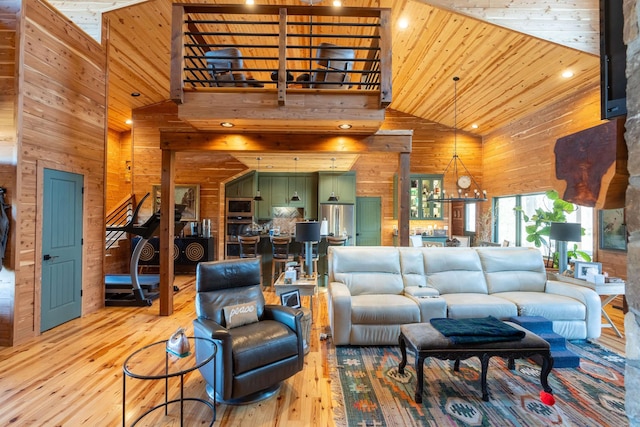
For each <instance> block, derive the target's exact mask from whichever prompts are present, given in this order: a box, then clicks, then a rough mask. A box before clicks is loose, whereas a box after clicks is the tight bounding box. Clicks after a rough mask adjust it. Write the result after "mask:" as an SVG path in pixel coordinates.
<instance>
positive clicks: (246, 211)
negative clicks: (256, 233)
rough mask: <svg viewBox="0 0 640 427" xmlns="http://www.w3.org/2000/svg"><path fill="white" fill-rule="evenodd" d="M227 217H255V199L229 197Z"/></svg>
mask: <svg viewBox="0 0 640 427" xmlns="http://www.w3.org/2000/svg"><path fill="white" fill-rule="evenodd" d="M227 217H245V218H246V217H248V218H251V217H253V199H252V198H249V197H245V198H235V199H227Z"/></svg>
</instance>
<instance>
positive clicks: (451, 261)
mask: <svg viewBox="0 0 640 427" xmlns="http://www.w3.org/2000/svg"><path fill="white" fill-rule="evenodd" d="M421 251H422V252H423V253H424V265H425V273H426V275H427V285H428V286H432V287H434V288H436V289H437V290H438V291H439V292H440V294H442V295H444V294H454V293H460V292H462V293H480V294H486V293H488V290H487V283H486V282H485V279H484V274H483V272H482V264H481V263H480V258H479V257H478V254H477V253H476V251H475V250H474V249H473V248H426V249H422V250H421Z"/></svg>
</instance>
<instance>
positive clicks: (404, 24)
mask: <svg viewBox="0 0 640 427" xmlns="http://www.w3.org/2000/svg"><path fill="white" fill-rule="evenodd" d="M408 27H409V21H408V20H407V19H405V18H402V19H400V20H399V21H398V28H400V29H405V28H408Z"/></svg>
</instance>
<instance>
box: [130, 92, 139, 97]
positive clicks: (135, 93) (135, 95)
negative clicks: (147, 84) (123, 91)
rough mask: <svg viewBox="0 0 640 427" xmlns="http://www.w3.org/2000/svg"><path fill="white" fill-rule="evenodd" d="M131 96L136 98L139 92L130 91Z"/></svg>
mask: <svg viewBox="0 0 640 427" xmlns="http://www.w3.org/2000/svg"><path fill="white" fill-rule="evenodd" d="M131 96H133V97H134V98H137V97H138V96H140V92H131Z"/></svg>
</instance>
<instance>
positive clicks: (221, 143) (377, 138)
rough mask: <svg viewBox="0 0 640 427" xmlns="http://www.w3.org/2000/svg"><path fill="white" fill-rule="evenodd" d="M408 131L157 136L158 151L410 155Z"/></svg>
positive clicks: (172, 133)
mask: <svg viewBox="0 0 640 427" xmlns="http://www.w3.org/2000/svg"><path fill="white" fill-rule="evenodd" d="M412 135H413V131H411V130H392V131H387V130H385V131H378V132H377V133H375V134H373V135H329V134H309V135H304V137H301V136H300V135H296V134H221V133H204V132H175V131H162V132H160V148H161V149H162V150H171V151H224V152H231V153H232V152H246V151H250V152H336V153H357V154H360V153H365V152H387V153H410V152H411V138H412Z"/></svg>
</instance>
